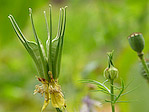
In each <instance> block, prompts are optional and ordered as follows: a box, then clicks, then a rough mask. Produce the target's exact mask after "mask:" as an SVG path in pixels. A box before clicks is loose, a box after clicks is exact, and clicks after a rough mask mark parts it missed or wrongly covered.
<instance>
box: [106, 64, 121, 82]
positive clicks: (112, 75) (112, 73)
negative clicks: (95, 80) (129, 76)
mask: <svg viewBox="0 0 149 112" xmlns="http://www.w3.org/2000/svg"><path fill="white" fill-rule="evenodd" d="M104 77H105V78H106V79H110V80H114V79H116V78H117V77H118V69H117V68H115V67H113V66H111V67H110V68H106V69H105V70H104Z"/></svg>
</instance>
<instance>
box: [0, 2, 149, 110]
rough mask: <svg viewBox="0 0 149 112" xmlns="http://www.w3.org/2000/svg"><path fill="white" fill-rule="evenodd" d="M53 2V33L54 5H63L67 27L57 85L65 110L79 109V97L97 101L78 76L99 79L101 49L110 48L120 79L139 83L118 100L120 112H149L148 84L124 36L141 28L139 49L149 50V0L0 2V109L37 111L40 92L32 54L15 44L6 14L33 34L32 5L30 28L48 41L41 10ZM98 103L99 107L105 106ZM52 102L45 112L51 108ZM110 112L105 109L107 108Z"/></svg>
mask: <svg viewBox="0 0 149 112" xmlns="http://www.w3.org/2000/svg"><path fill="white" fill-rule="evenodd" d="M49 3H51V4H52V16H53V17H52V18H53V33H54V34H55V35H56V31H57V26H58V17H59V8H60V7H63V6H65V5H67V6H68V8H67V25H66V32H65V40H64V49H63V56H62V65H61V74H60V78H59V83H60V84H61V86H62V90H63V92H64V95H65V99H66V103H67V109H68V112H79V111H80V109H81V107H82V103H83V102H82V99H83V98H84V97H85V96H86V95H88V94H90V96H91V98H92V99H94V100H98V101H100V102H102V101H103V100H104V99H105V98H106V99H108V98H109V97H107V96H105V95H104V94H102V93H94V92H89V91H88V86H87V84H82V83H80V81H79V80H80V79H95V80H99V81H101V82H103V81H104V80H105V79H104V78H103V71H104V69H105V68H106V66H107V56H106V52H108V51H111V50H113V49H114V50H115V52H114V62H115V66H116V67H117V68H118V69H119V78H118V79H117V80H116V83H117V84H118V85H119V82H120V78H122V79H124V80H125V83H126V84H128V83H129V82H132V83H131V85H130V86H129V87H128V90H130V89H132V88H135V87H137V86H139V87H138V88H137V89H136V90H135V91H133V92H132V93H130V94H128V95H126V96H124V97H122V99H121V100H127V101H133V102H131V103H124V104H121V103H119V104H118V105H117V108H119V112H149V106H148V103H149V85H148V84H147V82H146V80H144V78H143V77H142V76H141V74H140V66H139V61H138V57H137V54H136V53H135V52H134V51H132V50H131V49H130V47H129V44H128V41H127V37H128V35H130V34H131V33H133V32H142V34H143V35H144V38H145V43H146V45H145V49H144V53H145V56H146V58H147V57H148V53H149V44H148V43H149V32H148V31H149V1H148V0H135V1H134V0H51V1H49V0H32V1H31V0H12V1H11V0H0V112H40V109H41V107H42V104H43V100H44V99H43V97H41V95H36V96H33V90H34V87H35V85H36V84H39V82H38V81H37V80H36V78H35V75H38V73H37V71H36V67H35V64H34V62H33V61H32V59H31V57H30V56H29V55H28V53H27V51H26V50H25V48H24V47H23V45H22V44H21V43H20V42H19V40H18V38H17V36H16V34H15V32H14V31H13V28H12V26H11V23H10V21H9V19H8V15H9V14H12V15H13V16H14V17H15V19H16V21H17V23H18V24H19V26H20V28H21V29H22V31H23V33H24V35H25V36H26V38H27V39H28V40H33V41H34V37H33V32H32V29H31V23H30V20H29V16H28V8H29V7H31V8H32V9H33V16H34V20H35V27H36V30H37V33H38V36H39V38H40V39H41V40H42V41H43V43H45V40H46V39H47V33H46V26H45V21H44V15H43V11H44V10H46V11H47V13H48V4H49ZM104 105H106V104H103V107H101V109H102V108H105V106H104ZM54 111H55V110H53V108H52V106H51V104H50V105H49V106H48V108H47V109H46V111H45V112H54ZM106 112H110V110H108V111H106Z"/></svg>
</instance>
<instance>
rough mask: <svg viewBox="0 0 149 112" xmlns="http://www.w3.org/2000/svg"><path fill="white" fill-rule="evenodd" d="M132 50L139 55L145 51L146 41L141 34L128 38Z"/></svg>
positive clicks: (133, 34) (134, 34)
mask: <svg viewBox="0 0 149 112" xmlns="http://www.w3.org/2000/svg"><path fill="white" fill-rule="evenodd" d="M128 41H129V44H130V46H131V48H132V49H133V50H134V51H136V52H137V53H141V52H142V50H143V49H144V45H145V41H144V38H143V35H142V34H141V33H132V34H131V35H130V36H129V37H128Z"/></svg>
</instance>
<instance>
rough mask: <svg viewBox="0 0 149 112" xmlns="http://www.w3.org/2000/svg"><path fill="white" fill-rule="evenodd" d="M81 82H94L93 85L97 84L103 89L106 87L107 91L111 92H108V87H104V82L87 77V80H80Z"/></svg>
mask: <svg viewBox="0 0 149 112" xmlns="http://www.w3.org/2000/svg"><path fill="white" fill-rule="evenodd" d="M80 81H81V82H83V83H91V84H95V85H97V86H102V87H103V88H104V89H106V90H107V91H108V92H109V93H111V92H110V90H109V89H108V87H106V86H105V85H104V84H102V83H100V82H98V81H95V80H90V79H88V80H80Z"/></svg>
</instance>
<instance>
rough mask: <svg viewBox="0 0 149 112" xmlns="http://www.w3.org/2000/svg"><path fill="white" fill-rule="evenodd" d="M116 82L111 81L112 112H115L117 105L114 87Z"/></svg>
mask: <svg viewBox="0 0 149 112" xmlns="http://www.w3.org/2000/svg"><path fill="white" fill-rule="evenodd" d="M113 82H114V80H111V107H112V112H115V103H114V87H113Z"/></svg>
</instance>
